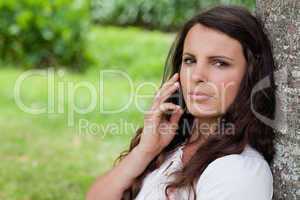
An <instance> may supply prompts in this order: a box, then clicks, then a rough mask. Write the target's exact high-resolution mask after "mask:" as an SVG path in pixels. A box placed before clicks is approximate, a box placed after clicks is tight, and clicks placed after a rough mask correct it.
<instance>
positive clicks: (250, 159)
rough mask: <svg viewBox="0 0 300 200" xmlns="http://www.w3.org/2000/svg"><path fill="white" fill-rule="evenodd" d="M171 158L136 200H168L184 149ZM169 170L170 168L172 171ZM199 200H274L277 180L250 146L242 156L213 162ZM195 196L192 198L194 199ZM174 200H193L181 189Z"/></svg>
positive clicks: (198, 186) (204, 177) (200, 185)
mask: <svg viewBox="0 0 300 200" xmlns="http://www.w3.org/2000/svg"><path fill="white" fill-rule="evenodd" d="M183 147H184V146H183V145H181V146H179V147H178V149H177V150H176V151H175V152H174V153H173V154H171V155H170V156H169V157H168V158H167V159H166V161H165V162H164V163H163V164H162V165H161V166H160V167H159V168H158V169H156V170H154V171H153V172H151V173H150V174H148V175H147V176H146V177H145V179H144V180H143V184H142V188H141V190H140V192H139V194H138V196H137V197H136V199H135V200H167V198H166V197H165V193H164V192H165V187H166V185H167V184H166V183H167V181H170V180H172V178H173V177H172V176H169V177H168V174H170V173H171V172H173V171H174V170H177V169H180V168H181V167H182V162H181V161H182V153H183V151H182V148H183ZM168 166H169V167H168ZM196 194H197V200H272V196H273V176H272V172H271V170H270V167H269V165H268V163H267V162H266V160H265V159H264V157H263V156H262V155H261V154H260V153H259V152H258V151H256V150H255V149H254V148H252V147H251V146H250V145H247V146H246V147H245V149H244V151H243V152H242V153H241V154H231V155H227V156H224V157H221V158H218V159H216V160H214V161H213V162H211V163H210V164H209V165H208V166H207V168H206V169H205V170H204V171H203V173H202V175H201V176H200V178H199V179H198V180H197V184H196ZM192 197H193V195H192V194H191V196H190V199H192ZM169 199H170V200H190V199H189V197H188V190H187V189H186V190H184V189H177V190H175V191H174V192H172V193H171V194H169Z"/></svg>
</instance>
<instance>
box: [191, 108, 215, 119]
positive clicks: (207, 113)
mask: <svg viewBox="0 0 300 200" xmlns="http://www.w3.org/2000/svg"><path fill="white" fill-rule="evenodd" d="M187 109H188V112H189V113H190V114H192V115H193V116H195V117H197V118H207V117H208V118H211V117H217V116H220V113H219V112H218V110H217V109H216V108H213V107H209V106H199V105H197V106H187Z"/></svg>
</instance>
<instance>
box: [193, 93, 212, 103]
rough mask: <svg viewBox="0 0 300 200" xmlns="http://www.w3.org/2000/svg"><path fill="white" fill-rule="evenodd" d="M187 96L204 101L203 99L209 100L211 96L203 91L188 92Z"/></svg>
mask: <svg viewBox="0 0 300 200" xmlns="http://www.w3.org/2000/svg"><path fill="white" fill-rule="evenodd" d="M189 96H190V98H191V99H193V100H196V101H205V100H209V99H210V98H212V96H211V95H208V94H207V93H204V92H202V91H192V92H189Z"/></svg>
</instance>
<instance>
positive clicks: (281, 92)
mask: <svg viewBox="0 0 300 200" xmlns="http://www.w3.org/2000/svg"><path fill="white" fill-rule="evenodd" d="M255 12H256V15H257V16H258V17H260V18H261V19H262V20H263V23H264V25H265V27H266V29H267V31H268V33H269V36H270V39H271V41H272V43H273V50H274V57H275V61H276V62H277V65H278V68H279V72H276V73H277V74H276V73H275V80H276V85H277V86H278V90H277V97H278V99H279V100H280V102H281V106H280V107H277V110H278V113H280V114H281V115H282V114H283V116H284V118H282V119H283V120H280V122H281V124H280V126H279V127H278V128H277V133H276V134H277V138H276V145H275V147H276V151H277V154H276V156H275V160H274V163H273V164H272V166H271V169H272V172H273V177H274V195H273V199H275V200H297V199H300V179H299V174H300V148H299V144H300V134H299V133H300V124H299V116H300V106H299V100H300V98H299V95H300V89H299V87H300V71H299V68H300V0H256V11H255Z"/></svg>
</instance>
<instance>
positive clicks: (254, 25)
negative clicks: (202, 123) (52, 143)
mask: <svg viewBox="0 0 300 200" xmlns="http://www.w3.org/2000/svg"><path fill="white" fill-rule="evenodd" d="M196 24H202V25H204V26H206V27H209V28H212V29H214V30H217V31H221V32H223V33H224V34H226V35H228V36H230V37H231V38H234V39H236V40H238V41H239V42H240V44H241V45H242V48H243V53H244V56H245V59H246V61H247V70H246V73H245V75H244V77H243V79H242V82H241V85H240V89H239V91H238V94H237V96H236V98H235V100H234V102H233V103H232V104H231V105H230V107H229V108H228V110H227V111H226V113H225V114H224V115H222V117H221V118H222V120H221V122H223V123H224V122H226V123H231V124H234V127H235V131H234V134H212V135H209V136H208V138H207V139H206V140H205V143H204V144H202V145H201V146H200V147H199V149H198V150H197V151H196V152H195V154H194V155H193V156H192V158H191V159H190V160H189V161H188V163H187V164H186V166H184V167H183V169H181V170H180V171H176V172H175V173H173V175H175V176H176V178H175V180H174V181H172V182H170V183H169V184H168V186H167V187H166V190H165V194H166V195H167V189H168V188H170V187H174V188H180V187H188V188H192V191H193V193H194V197H195V196H196V194H195V189H194V187H195V185H194V184H195V179H197V178H199V177H200V176H201V174H202V173H203V171H204V170H205V168H206V167H207V166H208V165H209V164H210V163H211V162H212V161H214V160H215V159H217V158H220V157H223V156H226V155H230V154H240V153H241V152H242V151H243V150H244V148H245V145H246V144H249V145H250V146H251V147H253V148H254V149H256V150H257V151H258V152H259V153H261V154H262V155H263V156H264V158H265V160H266V161H267V162H268V163H269V164H271V163H272V162H273V157H274V155H275V149H274V140H275V132H274V130H273V128H272V127H270V126H267V125H266V124H264V123H263V122H262V121H260V120H259V119H258V118H257V117H255V115H254V113H253V112H252V110H251V104H252V107H253V108H254V109H255V111H256V112H259V113H260V114H261V115H264V116H265V117H268V118H269V119H273V118H274V115H275V84H274V77H273V72H274V70H275V67H276V63H275V61H274V58H273V53H272V44H271V42H270V40H269V37H268V33H267V31H266V30H265V28H264V26H263V23H262V21H261V19H260V18H259V17H257V16H256V17H255V16H253V14H252V13H251V12H250V11H248V10H247V9H246V8H244V7H241V6H228V5H227V6H224V5H223V6H215V7H213V8H209V9H207V10H204V11H202V12H201V13H200V14H198V15H196V16H194V17H193V18H192V19H190V20H189V21H187V22H186V23H185V24H184V25H183V27H182V29H181V31H180V32H179V34H178V35H177V38H176V39H175V41H174V43H173V45H172V47H171V49H170V51H169V55H168V57H167V60H166V65H165V70H164V76H163V80H162V84H161V85H163V83H164V82H165V81H166V80H168V79H169V78H170V77H171V76H172V75H173V74H174V73H176V72H179V71H180V67H181V62H182V52H183V44H184V39H185V37H186V35H187V33H188V31H189V30H190V29H191V28H192V27H193V26H194V25H196ZM265 77H268V78H269V80H270V83H271V84H270V87H268V88H266V89H264V90H262V91H260V92H258V93H256V94H255V95H254V97H253V98H252V99H251V98H250V97H251V91H252V89H253V87H254V86H255V85H256V84H257V83H258V82H259V81H260V80H262V79H263V78H265ZM174 97H177V98H174ZM167 101H169V102H174V103H176V104H179V105H181V106H182V107H183V108H184V110H185V112H184V114H183V115H182V117H181V119H180V121H179V124H178V125H179V128H178V130H177V134H176V135H175V137H174V139H173V140H172V141H171V143H170V144H169V145H167V147H165V149H164V150H163V151H162V152H160V154H159V155H157V156H156V157H155V158H154V159H153V160H152V161H151V162H150V163H149V165H148V166H147V167H146V169H145V170H144V172H143V173H142V174H141V175H140V176H138V177H137V178H136V179H135V181H134V182H133V184H132V185H131V187H129V188H128V189H127V190H126V191H125V192H124V193H123V197H122V199H124V200H131V199H134V198H135V197H136V196H137V194H138V192H139V191H140V189H141V185H142V181H143V179H144V178H145V176H147V174H149V173H150V172H152V171H153V170H154V169H156V168H158V167H159V166H160V165H161V164H162V163H163V162H164V161H165V159H166V157H167V156H168V155H169V154H171V153H172V152H173V150H175V149H176V148H177V147H178V146H179V145H181V144H183V143H184V142H187V141H188V139H189V138H190V136H191V131H190V130H191V129H190V127H192V126H193V122H194V117H193V116H192V115H191V114H189V113H188V112H187V110H186V105H185V102H184V100H183V96H182V92H181V91H180V90H178V91H176V92H175V93H174V95H172V97H170V98H169V99H168V100H167ZM222 127H223V129H224V130H223V131H222V133H226V126H222ZM142 131H143V127H141V128H139V129H138V130H137V132H136V135H135V136H134V138H133V139H132V141H131V144H130V147H129V149H128V150H126V151H124V152H123V153H121V155H120V156H119V157H118V158H117V160H116V161H120V160H121V159H123V158H124V157H125V156H126V155H127V154H128V153H129V152H130V151H131V150H132V149H133V148H134V147H135V146H136V145H138V143H139V140H140V136H141V133H142ZM224 131H225V132H224ZM116 163H117V162H115V164H116Z"/></svg>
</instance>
